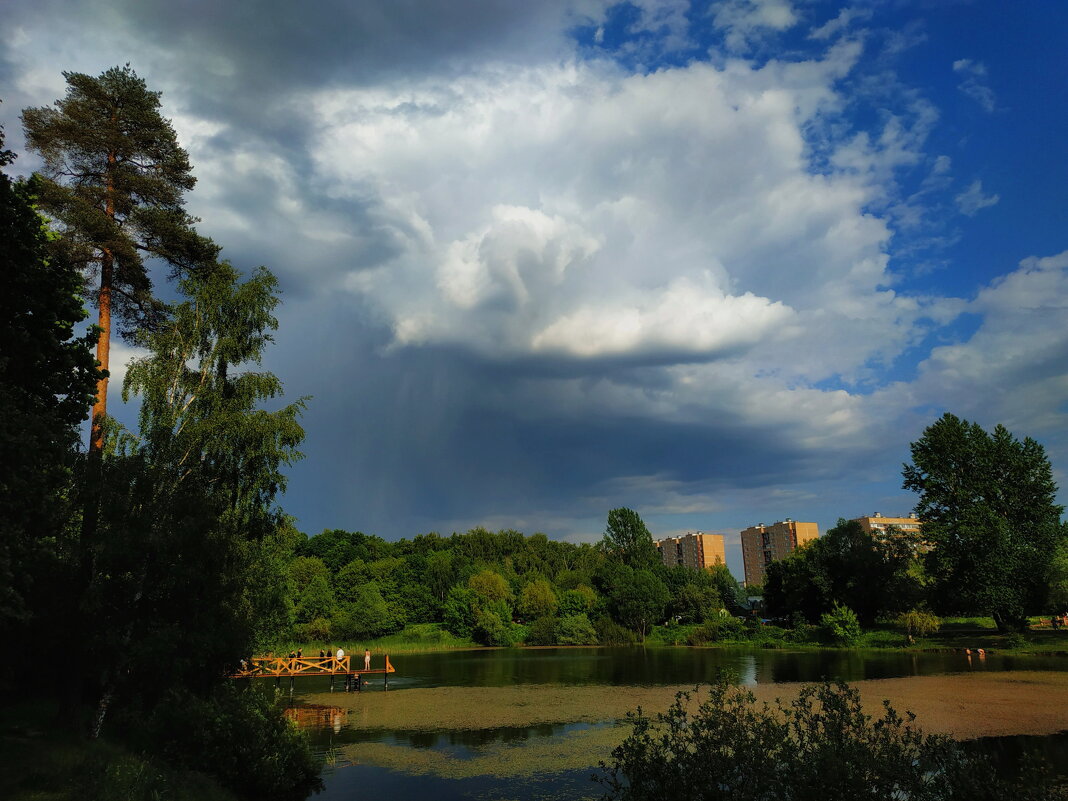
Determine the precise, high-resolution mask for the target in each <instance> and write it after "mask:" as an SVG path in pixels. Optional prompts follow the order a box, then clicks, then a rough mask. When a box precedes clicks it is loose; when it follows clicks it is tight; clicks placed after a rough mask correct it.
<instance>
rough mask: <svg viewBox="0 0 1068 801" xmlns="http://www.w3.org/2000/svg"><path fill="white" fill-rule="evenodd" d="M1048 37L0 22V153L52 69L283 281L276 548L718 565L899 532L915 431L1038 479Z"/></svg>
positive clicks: (986, 15) (798, 9) (135, 7)
mask: <svg viewBox="0 0 1068 801" xmlns="http://www.w3.org/2000/svg"><path fill="white" fill-rule="evenodd" d="M1066 37H1068V5H1066V4H1064V3H1056V2H1026V3H1014V4H1005V3H999V2H950V1H949V0H942V1H939V2H933V0H932V1H931V2H919V1H917V2H905V1H904V0H901V2H889V1H888V2H878V3H876V2H858V3H823V2H814V1H813V2H802V1H801V0H727V2H713V3H691V2H687V1H686V0H665V2H654V1H653V0H641V2H637V3H633V4H632V3H613V2H610V1H609V0H573V2H567V1H566V0H558V1H555V2H540V3H511V2H500V1H499V0H468V1H467V2H460V1H458V0H450V1H449V2H445V0H422V1H420V2H416V0H406V1H405V0H399V1H398V0H391V1H390V2H385V0H383V2H370V1H369V2H362V3H359V4H353V3H347V2H341V1H340V0H337V1H328V2H319V3H315V4H309V5H308V6H306V7H300V8H298V7H297V6H295V5H294V4H292V3H281V2H262V3H256V4H218V3H214V2H211V3H209V2H206V1H203V2H202V1H201V0H197V1H195V2H194V1H192V0H190V1H189V2H168V3H162V2H143V1H135V0H86V1H85V2H77V3H67V2H62V3H61V2H58V0H43V1H42V0H35V1H34V2H30V1H29V0H15V2H14V3H12V4H8V5H7V6H6V8H5V25H4V28H3V31H2V32H0V98H2V99H3V101H4V103H3V105H0V122H2V123H3V125H4V127H5V130H6V132H7V136H8V145H9V146H10V147H12V148H14V149H15V150H16V151H20V152H21V151H22V150H23V148H22V137H21V126H20V124H19V120H18V113H19V111H20V110H21V109H22V108H24V107H26V106H29V105H45V104H48V103H50V102H51V101H53V100H54V99H56V98H58V97H60V96H61V95H62V94H63V92H64V82H63V78H62V76H61V74H60V73H61V71H62V70H74V71H80V72H88V73H92V74H96V73H99V72H101V71H103V70H104V69H107V68H108V67H110V66H114V65H115V64H121V63H125V62H130V63H131V65H132V66H133V67H134V69H135V70H137V72H138V73H139V74H140V75H141V76H142V77H144V78H145V79H146V81H147V82H148V84H149V86H150V87H152V88H154V89H159V90H162V92H163V106H164V112H165V114H166V115H167V116H169V117H170V118H171V119H172V120H173V122H174V125H175V128H176V130H177V131H178V134H179V138H180V140H181V141H182V143H183V145H184V146H185V147H186V148H187V149H188V150H189V152H190V155H191V158H192V161H193V164H194V166H195V172H196V175H197V177H198V180H199V182H198V185H197V187H196V189H195V190H194V191H193V192H192V193H191V194H190V196H189V201H188V204H189V208H190V210H191V211H192V212H193V213H195V214H196V215H197V216H199V217H200V218H201V219H202V223H201V225H200V228H201V230H202V231H203V232H204V233H206V234H209V235H211V236H212V237H214V238H215V239H216V241H218V242H219V243H220V244H221V245H223V247H224V255H226V256H227V257H229V258H230V259H231V260H232V261H233V262H234V263H235V264H236V265H238V266H239V267H246V268H251V267H254V266H256V265H258V264H265V265H267V266H268V267H270V268H271V269H272V270H274V271H275V272H276V273H277V274H278V275H279V277H280V279H281V282H282V286H283V289H284V292H285V305H284V308H283V310H282V314H281V320H282V327H281V330H280V331H279V335H278V343H277V345H276V347H275V348H274V350H273V352H272V353H271V354H270V357H269V361H268V366H269V367H270V369H272V370H274V371H275V372H276V373H277V374H278V375H279V377H280V378H281V379H282V380H283V381H284V382H285V385H286V388H287V392H288V393H289V394H290V395H291V396H298V395H304V394H309V395H312V396H314V397H313V400H312V402H311V404H310V406H309V411H308V414H307V417H306V418H305V425H306V428H307V431H308V439H307V443H306V447H305V449H304V450H305V452H306V455H307V458H306V459H305V460H304V461H303V462H302V463H301V464H300V465H299V466H297V467H296V468H294V470H293V471H292V474H291V482H290V488H289V492H288V494H287V496H286V499H285V507H286V509H287V511H289V512H290V513H291V514H293V515H295V516H296V517H297V520H298V525H299V526H300V527H301V528H302V529H303V530H305V531H308V532H310V533H314V532H317V531H319V530H321V529H323V528H324V527H338V528H347V529H352V530H362V531H365V532H368V533H377V534H380V535H382V536H385V537H387V538H389V539H395V538H398V537H402V536H412V535H415V534H418V533H422V532H426V531H439V532H442V533H449V532H452V531H463V530H466V529H468V528H470V527H472V526H476V525H485V526H487V527H490V528H494V529H496V528H505V527H508V528H516V529H519V530H522V531H524V532H526V533H533V532H535V531H543V532H545V533H547V534H549V535H550V536H554V537H559V538H566V539H570V540H572V541H592V540H595V539H597V538H599V536H600V534H601V532H602V531H603V528H604V519H605V515H606V513H607V511H608V510H609V509H611V508H613V507H616V506H624V505H625V506H630V507H632V508H634V509H636V510H638V511H639V512H640V513H641V514H642V515H643V517H644V518H645V519H646V521H647V523H648V524H649V526H650V528H651V529H652V530H653V532H654V535H656V536H667V535H669V534H673V533H677V532H679V531H686V530H698V529H699V530H703V531H710V532H721V533H724V534H726V535H727V542H728V560H729V561H730V563H731V567H732V568H733V569H734V570H735V571H736V572H737V573H740V572H741V563H740V552H739V549H738V544H737V542H738V541H737V532H738V530H739V529H741V528H744V527H745V526H747V525H752V524H755V523H759V522H773V521H774V520H777V519H782V518H784V517H793V518H795V519H800V520H814V521H816V522H818V523H819V524H820V526H821V529H822V530H826V528H827V527H828V526H830V525H833V523H834V521H835V520H836V519H837V518H838V517H840V516H841V517H855V516H859V515H863V514H871V513H874V512H881V513H883V514H888V515H891V514H893V515H896V514H907V513H908V512H909V511H910V510H911V508H912V505H913V503H914V499H913V498H912V497H910V496H909V495H908V494H906V493H904V492H902V491H901V489H900V466H901V462H902V461H904V460H905V459H906V458H907V455H908V443H909V442H910V441H911V440H913V439H915V438H916V437H918V436H919V435H920V433H921V432H922V430H923V428H924V427H925V426H926V425H928V424H929V423H931V422H932V421H933V420H934V419H936V418H937V417H938V416H939V415H940V414H941V413H942V412H943V411H952V412H954V413H956V414H958V415H960V416H963V417H966V418H968V419H973V420H977V421H979V422H980V423H982V424H983V425H985V426H988V427H989V426H992V425H994V424H995V423H998V422H1001V423H1004V424H1005V425H1007V426H1008V427H1009V428H1010V430H1012V431H1014V432H1015V433H1017V434H1018V435H1020V436H1023V435H1030V436H1033V437H1034V438H1036V439H1038V440H1039V441H1040V442H1042V443H1043V444H1044V445H1045V446H1046V447H1047V449H1048V451H1049V453H1050V455H1051V458H1052V460H1053V464H1054V468H1055V473H1056V477H1057V480H1058V483H1059V484H1061V485H1062V486H1063V485H1064V484H1065V478H1066V473H1065V471H1066V469H1068V468H1066V465H1068V436H1066V434H1065V431H1066V429H1068V427H1066V426H1065V417H1066V413H1068V328H1066V326H1065V325H1064V318H1065V307H1066V305H1068V234H1066V231H1068V226H1066V225H1065V209H1066V208H1068V205H1066V203H1065V200H1066V199H1068V198H1066V191H1065V187H1066V185H1068V159H1066V158H1065V142H1066V141H1068V139H1066V134H1068V96H1066V88H1065V87H1066V76H1068V63H1066V61H1068V56H1066V55H1065V47H1064V42H1065V41H1066ZM35 165H36V162H35V160H34V157H33V156H32V154H27V153H23V155H22V157H21V158H20V160H19V161H18V162H17V164H16V165H15V167H14V170H13V171H15V172H23V173H25V172H28V171H30V170H32V169H33V168H34V167H35ZM161 281H162V278H161ZM132 354H133V352H132V351H131V350H130V349H129V348H128V347H125V346H122V347H120V348H118V356H119V359H124V358H129V356H130V355H132ZM113 358H114V357H113ZM115 372H116V373H118V374H119V375H120V377H121V372H122V371H121V369H119V370H117V371H115ZM116 400H117V399H116ZM117 413H118V415H119V416H120V418H123V417H126V418H128V417H129V416H130V410H123V409H119V410H118V412H117ZM1063 497H1064V496H1063V493H1062V498H1063Z"/></svg>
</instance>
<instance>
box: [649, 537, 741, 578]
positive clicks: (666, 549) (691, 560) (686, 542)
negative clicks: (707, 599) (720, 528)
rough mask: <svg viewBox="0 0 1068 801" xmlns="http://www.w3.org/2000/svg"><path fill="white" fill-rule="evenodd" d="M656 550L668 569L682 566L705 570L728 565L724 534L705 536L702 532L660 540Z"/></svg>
mask: <svg viewBox="0 0 1068 801" xmlns="http://www.w3.org/2000/svg"><path fill="white" fill-rule="evenodd" d="M656 549H657V550H658V551H660V558H661V559H662V560H663V561H664V564H665V565H667V566H668V567H675V566H676V565H682V566H684V567H689V568H693V569H694V570H703V569H705V568H709V567H714V566H715V565H717V564H721V565H725V564H727V551H726V549H725V548H724V545H723V535H722V534H705V533H703V532H701V531H698V532H696V533H692V534H685V535H683V536H681V537H668V538H667V539H663V540H658V541H657V543H656Z"/></svg>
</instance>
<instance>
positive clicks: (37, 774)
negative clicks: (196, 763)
mask: <svg viewBox="0 0 1068 801" xmlns="http://www.w3.org/2000/svg"><path fill="white" fill-rule="evenodd" d="M55 719H56V709H55V707H54V705H52V704H49V703H45V702H42V701H22V702H20V703H17V704H15V705H14V706H13V707H10V708H9V709H7V710H5V712H4V715H3V717H2V722H0V777H2V778H0V785H2V786H3V790H4V796H3V797H4V798H5V799H6V801H83V799H93V800H94V801H142V800H143V801H236V797H235V796H233V795H231V794H230V793H229V792H227V791H226V790H224V789H222V788H221V787H219V785H218V784H216V783H215V782H214V781H213V780H212V779H211V778H209V777H208V776H205V775H204V774H201V773H195V772H192V771H179V770H174V769H172V768H170V767H169V766H167V765H165V764H163V763H161V762H160V761H159V760H157V759H154V758H152V757H149V756H146V755H143V754H138V753H135V752H133V751H131V750H130V749H128V748H126V747H124V746H123V745H121V744H119V743H115V742H111V741H108V740H106V739H101V740H92V741H91V740H88V739H87V738H85V737H84V736H83V735H81V734H78V733H75V732H74V731H72V730H70V729H69V728H67V729H64V728H59V727H57V726H56V725H55Z"/></svg>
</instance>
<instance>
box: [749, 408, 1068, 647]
mask: <svg viewBox="0 0 1068 801" xmlns="http://www.w3.org/2000/svg"><path fill="white" fill-rule="evenodd" d="M911 453H912V461H911V462H910V463H908V464H906V465H904V466H903V469H902V474H903V476H904V488H905V489H910V490H913V491H915V492H917V493H918V494H919V500H918V503H917V505H916V509H915V511H916V514H917V517H919V519H920V520H922V521H923V525H922V531H920V532H917V533H912V532H904V531H900V530H894V529H893V527H891V530H890V531H889V532H888V533H886V534H885V535H884V534H875V533H872V532H867V531H865V530H864V529H863V528H862V527H861V525H860V524H859V523H858V522H856V521H846V520H839V521H838V525H837V526H835V527H834V528H832V529H831V530H830V531H828V532H827V533H826V534H825V535H824V536H823V537H820V538H819V539H817V540H815V541H812V542H810V543H807V544H806V545H805V546H803V547H801V548H799V549H798V550H797V551H796V552H794V553H793V554H791V555H790V556H789V557H787V558H786V559H783V560H781V561H778V562H774V563H772V564H771V565H769V566H768V569H767V573H766V576H765V580H764V600H765V605H766V609H767V612H768V614H771V615H773V616H777V617H781V618H783V619H787V620H792V621H794V622H797V623H799V624H802V625H803V624H806V623H808V624H813V623H816V622H817V621H819V620H821V619H822V616H823V615H826V614H829V613H832V612H833V611H835V610H836V609H838V610H842V609H848V610H850V612H851V613H852V614H854V615H855V616H856V618H857V620H858V622H859V623H860V624H861V625H865V626H870V625H871V624H873V623H874V622H875V621H876V620H877V619H878V618H889V617H896V616H898V615H902V614H906V613H909V612H912V611H929V612H934V613H938V614H941V615H955V616H973V615H981V616H990V617H992V618H993V619H994V621H995V623H996V624H997V626H998V628H999V630H1001V631H1021V630H1023V629H1024V628H1026V627H1027V622H1028V616H1029V615H1039V614H1047V615H1048V614H1051V613H1053V614H1063V613H1064V612H1065V609H1066V608H1068V524H1066V523H1064V522H1062V521H1061V514H1062V513H1063V511H1064V507H1063V506H1061V505H1059V504H1057V503H1056V499H1057V486H1056V484H1055V483H1054V481H1053V470H1052V466H1051V464H1050V461H1049V458H1048V457H1047V456H1046V453H1045V449H1044V448H1043V447H1042V445H1041V444H1039V443H1038V442H1036V441H1035V440H1033V439H1031V438H1030V437H1026V438H1024V439H1023V440H1019V439H1017V438H1016V437H1014V436H1013V435H1012V434H1011V433H1010V432H1009V431H1008V430H1007V429H1006V428H1005V427H1004V426H1001V425H998V426H996V427H995V428H994V430H993V431H992V432H987V431H985V430H984V429H983V428H982V427H981V426H980V425H979V424H978V423H974V422H969V421H967V420H962V419H960V418H958V417H956V416H955V415H952V414H948V413H947V414H945V415H943V417H942V418H941V419H939V420H937V421H936V422H935V423H933V424H932V425H930V426H929V427H928V428H927V429H926V430H925V431H924V432H923V435H922V436H921V437H920V439H918V440H917V441H916V442H914V443H912V445H911Z"/></svg>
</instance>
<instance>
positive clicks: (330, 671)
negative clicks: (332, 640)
mask: <svg viewBox="0 0 1068 801" xmlns="http://www.w3.org/2000/svg"><path fill="white" fill-rule="evenodd" d="M356 658H357V659H358V660H360V661H359V663H358V664H359V668H357V669H353V667H352V657H351V656H349V655H348V654H346V655H345V656H342V657H337V656H293V657H290V656H256V657H253V658H252V659H250V660H246V661H245V664H244V668H243V669H241V670H238V671H237V672H236V673H234V674H233V678H235V679H237V678H241V679H244V678H256V677H258V676H259V677H273V678H282V677H293V676H352V675H364V676H365V675H368V674H374V673H385V674H388V673H396V670H395V669H394V667H393V665H392V664H390V661H389V655H388V654H387V655H386V657H385V667H384V668H377V669H371V670H364V669H363V662H362V657H360V656H357V657H356Z"/></svg>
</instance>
